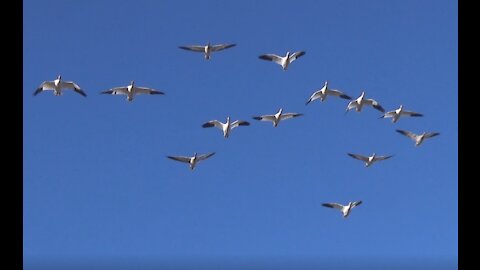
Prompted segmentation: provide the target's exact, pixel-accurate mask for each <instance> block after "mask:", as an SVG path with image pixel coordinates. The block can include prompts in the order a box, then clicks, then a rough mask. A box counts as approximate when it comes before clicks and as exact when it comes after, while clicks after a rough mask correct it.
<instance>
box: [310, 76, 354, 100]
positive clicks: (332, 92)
mask: <svg viewBox="0 0 480 270" xmlns="http://www.w3.org/2000/svg"><path fill="white" fill-rule="evenodd" d="M327 96H337V97H340V98H343V99H349V100H351V99H352V98H351V97H350V96H347V95H345V94H344V93H343V92H342V91H340V90H337V89H330V88H328V81H325V84H324V85H323V87H322V89H320V90H318V91H315V92H314V93H313V94H312V95H311V96H310V98H309V99H308V100H307V102H306V103H305V105H308V104H309V103H310V102H312V101H315V100H317V99H320V101H322V102H323V101H324V100H325V99H326V98H327Z"/></svg>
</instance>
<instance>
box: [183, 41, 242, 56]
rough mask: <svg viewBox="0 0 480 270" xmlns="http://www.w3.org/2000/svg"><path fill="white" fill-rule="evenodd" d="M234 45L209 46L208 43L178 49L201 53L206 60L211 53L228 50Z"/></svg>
mask: <svg viewBox="0 0 480 270" xmlns="http://www.w3.org/2000/svg"><path fill="white" fill-rule="evenodd" d="M234 46H236V44H216V45H211V44H210V42H209V43H208V44H207V45H188V46H179V48H180V49H184V50H187V51H192V52H201V53H203V55H204V57H205V59H206V60H209V59H210V56H211V54H212V52H218V51H221V50H225V49H228V48H232V47H234Z"/></svg>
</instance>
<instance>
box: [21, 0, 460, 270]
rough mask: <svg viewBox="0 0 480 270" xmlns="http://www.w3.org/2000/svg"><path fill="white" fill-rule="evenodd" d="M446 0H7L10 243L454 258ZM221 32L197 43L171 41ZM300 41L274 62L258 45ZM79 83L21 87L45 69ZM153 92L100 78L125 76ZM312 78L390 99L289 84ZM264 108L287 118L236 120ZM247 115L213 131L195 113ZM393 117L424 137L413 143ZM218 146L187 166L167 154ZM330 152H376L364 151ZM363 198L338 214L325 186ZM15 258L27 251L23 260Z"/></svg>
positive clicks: (87, 249)
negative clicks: (19, 16)
mask: <svg viewBox="0 0 480 270" xmlns="http://www.w3.org/2000/svg"><path fill="white" fill-rule="evenodd" d="M457 8H458V4H457V2H456V1H446V0H441V1H414V0H407V1H381V0H378V1H376V0H375V1H374V0H372V1H346V0H339V1H313V0H312V1H307V0H304V1H294V2H292V1H284V0H279V1H251V0H245V1H220V0H217V1H213V0H206V1H173V0H172V1H107V0H104V1H60V0H58V1H54V0H52V1H43V0H42V1H32V0H25V1H24V2H23V16H24V20H23V78H24V80H23V168H24V174H23V175H24V176H23V177H24V178H23V219H24V221H23V222H24V223H23V237H24V240H23V255H24V262H25V263H26V267H27V268H25V269H29V268H28V265H35V264H36V263H41V262H44V263H51V264H55V263H57V262H58V263H59V262H67V263H74V262H90V261H91V262H100V261H101V262H106V263H108V262H113V261H116V262H118V261H121V262H124V261H125V262H130V261H135V262H155V263H156V262H158V263H163V262H167V261H184V262H185V261H187V262H192V263H193V262H196V261H211V262H218V261H228V262H229V263H232V262H235V261H246V262H254V261H265V262H278V261H290V262H301V261H308V262H312V263H318V264H319V265H321V264H325V265H326V264H329V263H333V262H335V261H337V260H342V259H343V258H348V261H349V262H350V261H352V262H353V261H364V262H365V263H371V262H376V261H385V262H387V263H389V262H398V263H400V262H406V261H411V262H412V261H413V262H417V261H418V262H432V263H433V262H445V263H446V264H449V265H450V264H452V263H453V262H455V264H456V261H457V258H458V251H457V250H458V210H457V208H458V88H457V85H458V57H457V56H458V31H457V27H458V23H457V20H458V15H457ZM207 42H211V43H213V44H217V43H236V44H237V46H236V47H234V48H231V49H228V50H224V51H221V52H217V53H214V54H213V56H212V58H211V59H210V60H209V61H206V60H205V59H204V58H203V55H202V54H200V53H195V52H189V51H184V50H181V49H179V48H178V46H181V45H191V44H198V45H201V44H206V43H207ZM299 50H305V51H306V55H305V56H303V57H302V58H299V59H298V60H297V61H295V62H293V63H292V64H291V66H289V68H288V70H287V71H282V69H281V67H280V66H279V65H276V64H274V63H271V62H267V61H263V60H260V59H258V56H259V55H261V54H265V53H274V54H279V55H284V54H285V53H286V51H291V52H293V51H299ZM59 74H60V75H62V78H63V79H64V80H72V81H74V82H76V83H77V84H79V85H80V86H81V87H82V89H83V90H84V91H85V92H86V93H87V95H88V96H87V98H84V97H82V96H80V95H78V94H76V93H74V92H73V91H66V92H65V93H64V95H62V96H60V97H56V96H54V95H53V94H52V92H50V91H48V92H44V93H40V94H39V95H37V96H33V95H32V93H33V92H34V90H35V89H36V88H37V87H38V86H39V85H40V83H41V82H43V81H45V80H53V79H55V78H56V76H57V75H59ZM131 80H135V82H136V84H137V85H139V86H146V87H152V88H155V89H158V90H161V91H164V92H165V93H166V95H164V96H144V95H142V96H137V98H135V99H134V101H133V102H127V101H126V99H125V96H110V95H100V94H99V93H100V91H103V90H107V89H110V88H112V87H117V86H125V85H128V84H129V82H130V81H131ZM325 80H328V81H329V85H330V86H331V87H332V88H336V89H340V90H342V91H344V92H345V93H346V94H348V95H350V96H352V97H354V98H356V97H358V96H359V95H360V93H361V91H362V90H365V91H366V93H367V94H366V95H367V97H369V98H374V99H376V100H377V101H378V102H380V104H381V105H382V106H383V107H384V108H385V109H386V110H387V111H388V110H393V109H396V108H397V107H398V106H399V105H400V104H403V105H404V106H405V108H406V109H407V110H413V111H417V112H420V113H423V114H424V115H425V116H424V117H420V118H402V119H400V120H399V122H397V123H395V124H393V123H391V121H390V119H378V118H379V117H380V116H381V113H380V112H378V111H376V110H374V109H372V108H365V109H364V110H363V111H362V112H361V113H356V112H354V111H351V112H349V113H347V114H345V108H346V106H347V104H348V101H346V100H343V99H339V98H335V97H333V98H332V97H329V98H328V99H327V100H326V101H325V102H320V101H315V102H313V103H311V104H309V105H308V106H305V101H306V100H307V99H308V98H309V97H310V95H311V94H312V93H313V92H314V91H315V90H317V89H319V88H321V87H322V86H323V83H324V81H325ZM279 108H284V110H285V111H286V112H298V113H304V114H305V115H304V116H303V117H299V118H295V119H291V120H287V121H285V122H281V123H280V125H279V126H278V127H277V128H273V127H272V125H271V123H267V122H259V121H256V120H253V119H252V116H254V115H262V114H273V113H275V112H277V111H278V109H279ZM227 116H230V117H232V118H233V119H234V120H235V119H242V120H247V121H249V122H250V123H251V126H249V127H240V128H238V129H235V130H234V131H233V132H232V134H231V136H230V138H228V139H224V138H223V137H222V134H221V131H220V130H218V129H215V128H211V129H203V128H202V127H201V125H202V124H203V123H204V122H206V121H208V120H212V119H218V120H221V121H224V120H225V118H226V117H227ZM395 129H405V130H410V131H413V132H415V133H421V132H423V131H437V132H440V133H441V134H440V136H438V137H436V138H433V139H431V140H428V141H426V142H425V143H424V144H423V145H422V146H420V147H418V148H415V147H414V142H413V141H411V140H410V139H408V138H406V137H404V136H402V135H400V134H398V133H396V132H395ZM193 152H199V153H207V152H216V155H214V156H213V157H211V158H210V159H209V160H206V161H203V162H201V163H200V164H199V165H198V167H197V168H195V170H193V171H190V170H189V169H188V165H187V164H183V163H179V162H175V161H172V160H169V159H167V158H166V156H167V155H191V154H193ZM347 152H351V153H357V154H364V155H370V154H371V153H373V152H375V153H377V154H380V155H387V154H393V155H395V156H394V157H393V158H391V159H389V160H387V161H382V162H379V163H376V164H374V165H373V166H371V167H369V168H365V167H364V166H363V164H362V163H361V162H360V161H358V160H354V159H352V158H350V157H349V156H347V154H346V153H347ZM354 200H362V201H363V204H362V205H360V206H359V207H358V208H355V209H354V210H353V211H352V214H351V215H350V216H349V217H348V218H347V219H343V218H342V216H341V213H340V212H339V211H337V210H334V209H329V208H325V207H322V206H321V203H324V202H339V203H342V204H346V203H348V202H349V201H354ZM31 269H33V266H32V268H31Z"/></svg>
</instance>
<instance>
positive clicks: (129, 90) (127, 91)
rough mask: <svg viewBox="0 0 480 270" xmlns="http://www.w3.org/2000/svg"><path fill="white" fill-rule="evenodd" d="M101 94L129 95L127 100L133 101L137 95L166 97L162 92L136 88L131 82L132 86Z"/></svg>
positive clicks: (116, 88) (133, 82) (113, 89)
mask: <svg viewBox="0 0 480 270" xmlns="http://www.w3.org/2000/svg"><path fill="white" fill-rule="evenodd" d="M100 94H110V95H127V100H128V101H132V100H133V97H134V96H135V95H139V94H149V95H165V93H163V92H162V91H158V90H154V89H151V88H146V87H138V86H135V81H131V82H130V85H127V86H121V87H115V88H112V89H110V90H106V91H102V92H100Z"/></svg>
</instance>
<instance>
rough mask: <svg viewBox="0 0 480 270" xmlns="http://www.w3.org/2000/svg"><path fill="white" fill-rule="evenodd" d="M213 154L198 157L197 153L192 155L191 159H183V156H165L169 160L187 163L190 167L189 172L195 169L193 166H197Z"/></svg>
mask: <svg viewBox="0 0 480 270" xmlns="http://www.w3.org/2000/svg"><path fill="white" fill-rule="evenodd" d="M214 154H215V152H212V153H208V154H203V155H198V154H197V152H195V153H193V156H191V157H185V156H167V157H168V158H169V159H173V160H176V161H180V162H184V163H188V164H189V166H190V170H193V169H195V166H196V165H197V163H198V162H200V161H202V160H205V159H207V158H209V157H211V156H213V155H214Z"/></svg>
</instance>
